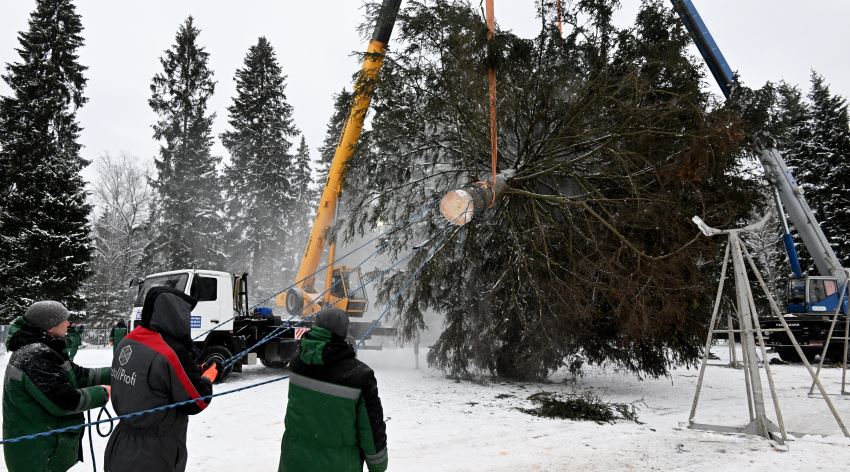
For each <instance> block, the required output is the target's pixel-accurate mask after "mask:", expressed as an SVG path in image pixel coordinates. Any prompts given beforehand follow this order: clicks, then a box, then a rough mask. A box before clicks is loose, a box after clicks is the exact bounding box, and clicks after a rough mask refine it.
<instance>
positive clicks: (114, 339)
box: [109, 320, 127, 351]
mask: <svg viewBox="0 0 850 472" xmlns="http://www.w3.org/2000/svg"><path fill="white" fill-rule="evenodd" d="M124 336H127V324H126V323H124V320H118V322H117V323H115V326H113V327H112V329H111V330H110V331H109V342H110V344H112V350H113V351H114V350H115V349H117V348H118V345H119V344H121V341H122V340H123V339H124Z"/></svg>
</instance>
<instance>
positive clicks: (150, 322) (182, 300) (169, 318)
mask: <svg viewBox="0 0 850 472" xmlns="http://www.w3.org/2000/svg"><path fill="white" fill-rule="evenodd" d="M197 303H198V301H197V300H196V299H194V298H192V297H190V296H189V295H186V294H185V293H183V292H181V291H179V290H176V289H173V288H168V287H153V288H152V289H150V290H149V291H148V294H147V295H146V296H145V303H144V306H142V326H144V327H145V328H148V329H150V330H152V331H156V332H157V333H160V334H164V335H167V336H171V337H172V338H175V339H180V340H185V339H190V336H189V335H190V333H191V314H192V309H194V308H195V305H197Z"/></svg>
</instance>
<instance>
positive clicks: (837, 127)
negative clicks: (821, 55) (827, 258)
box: [801, 72, 850, 266]
mask: <svg viewBox="0 0 850 472" xmlns="http://www.w3.org/2000/svg"><path fill="white" fill-rule="evenodd" d="M809 100H810V102H811V108H810V110H811V117H810V133H811V141H810V143H809V147H810V149H809V150H808V156H807V157H808V160H807V162H804V163H801V166H802V165H804V166H806V167H807V169H808V170H807V172H806V173H805V176H804V179H805V181H806V183H807V184H808V185H807V187H808V188H807V193H806V198H807V200H808V201H809V204H810V205H811V206H812V207H813V209H815V213H816V216H817V218H818V220H819V221H820V222H821V226H822V228H823V231H824V233H825V234H826V236H827V237H828V238H829V240H830V243H831V244H832V247H833V249H834V250H835V252H836V254H838V257H840V258H842V260H843V264H844V266H847V265H848V263H850V120H848V112H847V101H846V100H845V99H844V98H843V97H841V96H838V95H833V94H832V93H831V92H830V90H829V85H828V84H827V83H826V81H825V80H824V78H823V77H822V76H820V75H818V74H817V73H814V72H813V73H812V89H811V92H810V93H809Z"/></svg>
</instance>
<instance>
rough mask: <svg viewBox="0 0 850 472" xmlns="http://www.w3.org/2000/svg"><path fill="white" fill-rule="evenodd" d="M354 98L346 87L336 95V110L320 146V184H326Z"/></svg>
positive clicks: (318, 180)
mask: <svg viewBox="0 0 850 472" xmlns="http://www.w3.org/2000/svg"><path fill="white" fill-rule="evenodd" d="M353 98H354V97H353V95H352V93H351V92H349V91H348V90H346V89H345V88H343V89H342V90H340V92H339V93H338V94H335V95H334V111H333V114H331V117H330V119H329V120H328V124H327V125H326V127H325V129H326V131H325V140H324V141H322V145H321V146H320V147H319V172H318V176H317V178H316V182H318V183H319V185H324V184H325V181H327V180H328V169H329V168H330V165H331V161H332V160H333V158H334V153H335V152H336V148H337V146H338V145H339V140H340V137H341V135H342V129H343V127H344V126H345V123H346V121H347V120H348V113H349V112H350V110H351V101H352V99H353Z"/></svg>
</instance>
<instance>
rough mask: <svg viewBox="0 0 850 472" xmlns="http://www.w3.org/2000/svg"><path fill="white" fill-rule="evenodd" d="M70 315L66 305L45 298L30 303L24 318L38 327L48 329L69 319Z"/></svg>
mask: <svg viewBox="0 0 850 472" xmlns="http://www.w3.org/2000/svg"><path fill="white" fill-rule="evenodd" d="M69 315H70V313H68V309H67V308H65V305H63V304H61V303H59V302H54V301H53V300H43V301H40V302H35V303H33V304H32V305H30V307H29V308H27V312H26V313H24V318H25V319H26V320H27V321H28V322H29V324H31V325H33V326H35V327H36V328H39V329H42V330H44V331H47V330H48V329H50V328H52V327H54V326H56V325H58V324H59V323H61V322H63V321H65V320H67V319H68V316H69Z"/></svg>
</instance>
